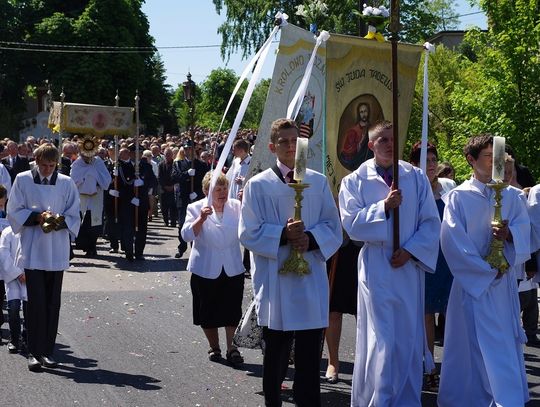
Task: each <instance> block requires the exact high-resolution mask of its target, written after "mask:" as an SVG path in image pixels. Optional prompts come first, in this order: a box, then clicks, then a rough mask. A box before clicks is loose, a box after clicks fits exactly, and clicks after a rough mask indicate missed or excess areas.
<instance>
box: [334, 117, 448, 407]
mask: <svg viewBox="0 0 540 407" xmlns="http://www.w3.org/2000/svg"><path fill="white" fill-rule="evenodd" d="M368 137H369V142H368V146H369V148H370V149H371V150H373V153H374V158H373V159H370V160H367V161H365V162H364V163H363V164H362V165H361V166H360V167H359V168H358V169H357V170H355V171H354V172H353V173H351V174H349V175H348V176H347V177H345V178H344V179H343V180H342V183H341V189H340V192H339V208H340V212H341V220H342V222H343V228H344V229H345V231H346V232H347V233H348V234H349V236H350V237H351V239H354V240H359V241H364V242H365V245H364V247H363V248H362V250H361V252H360V255H359V257H358V314H357V337H356V358H355V365H354V373H353V387H352V400H351V405H352V406H355V407H368V406H377V407H382V406H393V407H402V406H420V405H421V403H420V393H421V387H422V356H423V353H424V348H425V347H424V344H425V340H424V332H425V330H424V273H425V272H429V273H433V271H434V269H435V266H436V264H437V255H438V247H439V231H440V220H439V214H438V211H437V206H436V204H435V200H434V198H433V193H432V191H431V186H430V185H429V182H428V179H427V177H426V176H425V174H424V173H423V172H422V171H421V170H420V169H418V168H416V167H413V166H412V165H410V164H409V163H407V162H404V161H399V163H398V165H399V169H398V171H399V172H398V174H399V188H400V189H395V190H394V189H393V188H392V185H393V182H392V180H391V179H390V178H391V177H392V169H393V152H394V144H393V137H392V124H391V123H390V122H386V121H384V122H379V123H376V124H374V125H373V126H372V127H371V128H370V129H369V132H368ZM397 207H399V214H400V217H399V219H400V222H399V232H400V239H399V241H400V247H399V248H397V249H396V250H394V248H393V244H392V236H393V226H392V225H393V219H394V208H397ZM426 356H427V359H428V360H429V361H430V363H426V365H427V366H426V368H427V369H430V368H433V367H434V366H433V361H432V358H431V354H429V351H428V352H427V355H426Z"/></svg>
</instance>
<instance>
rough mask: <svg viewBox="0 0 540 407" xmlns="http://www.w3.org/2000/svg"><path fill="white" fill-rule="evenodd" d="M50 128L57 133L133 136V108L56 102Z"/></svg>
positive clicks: (51, 114) (52, 111)
mask: <svg viewBox="0 0 540 407" xmlns="http://www.w3.org/2000/svg"><path fill="white" fill-rule="evenodd" d="M49 127H50V128H51V129H53V131H55V132H59V131H60V130H62V131H67V132H70V133H81V134H95V135H97V136H104V135H115V134H118V135H130V134H133V132H134V128H133V108H132V107H115V106H100V105H85V104H80V103H64V105H63V106H62V104H61V103H60V102H54V103H53V106H52V109H51V113H50V115H49Z"/></svg>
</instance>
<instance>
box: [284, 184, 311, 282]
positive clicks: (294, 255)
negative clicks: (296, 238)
mask: <svg viewBox="0 0 540 407" xmlns="http://www.w3.org/2000/svg"><path fill="white" fill-rule="evenodd" d="M287 185H289V186H290V187H291V188H292V189H294V192H295V196H294V200H295V201H296V204H295V205H294V220H302V199H304V196H303V195H302V192H303V191H304V189H306V188H307V187H309V184H303V183H301V182H299V183H296V184H287ZM279 272H280V273H281V274H285V273H297V274H299V275H301V276H303V275H306V274H309V273H311V271H310V270H309V264H308V262H307V261H306V259H304V256H302V253H300V252H299V251H298V250H296V249H294V248H292V247H291V254H290V255H289V257H288V258H287V260H285V263H283V267H282V268H281V270H279Z"/></svg>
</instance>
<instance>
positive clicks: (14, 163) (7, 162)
mask: <svg viewBox="0 0 540 407" xmlns="http://www.w3.org/2000/svg"><path fill="white" fill-rule="evenodd" d="M6 150H7V152H8V156H7V157H5V158H4V159H2V164H4V166H5V167H6V168H7V170H8V171H9V175H10V176H11V183H12V184H13V182H14V181H15V177H16V176H17V174H19V173H21V172H23V171H28V170H29V169H30V163H29V162H28V158H26V157H21V156H19V146H18V145H17V143H15V142H14V141H9V142H8V144H7V147H6Z"/></svg>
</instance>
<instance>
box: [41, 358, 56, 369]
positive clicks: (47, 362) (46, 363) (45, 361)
mask: <svg viewBox="0 0 540 407" xmlns="http://www.w3.org/2000/svg"><path fill="white" fill-rule="evenodd" d="M38 360H39V363H41V366H43V367H48V368H51V369H54V368H55V367H58V363H57V362H56V360H54V359H52V358H51V357H50V356H41V357H40V358H38Z"/></svg>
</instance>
